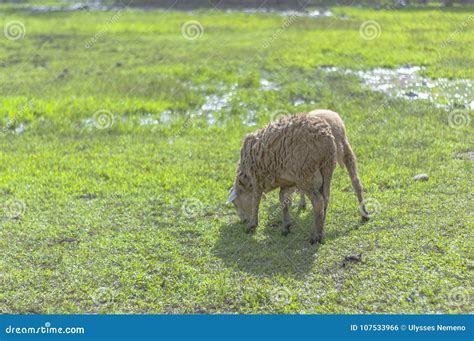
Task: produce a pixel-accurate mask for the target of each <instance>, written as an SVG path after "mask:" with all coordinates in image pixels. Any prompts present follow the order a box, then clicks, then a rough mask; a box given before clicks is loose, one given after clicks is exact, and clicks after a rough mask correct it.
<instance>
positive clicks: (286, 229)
mask: <svg viewBox="0 0 474 341" xmlns="http://www.w3.org/2000/svg"><path fill="white" fill-rule="evenodd" d="M290 226H291V224H287V225H283V229H282V230H281V234H282V235H284V236H285V237H286V236H287V235H288V234H289V233H290Z"/></svg>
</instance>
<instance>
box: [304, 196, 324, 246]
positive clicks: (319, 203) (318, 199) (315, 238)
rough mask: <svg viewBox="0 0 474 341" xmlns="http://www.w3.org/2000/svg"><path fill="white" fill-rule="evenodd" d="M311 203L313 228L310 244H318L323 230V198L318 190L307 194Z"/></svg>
mask: <svg viewBox="0 0 474 341" xmlns="http://www.w3.org/2000/svg"><path fill="white" fill-rule="evenodd" d="M307 194H308V196H309V198H310V199H311V203H312V204H313V213H314V227H313V231H312V233H311V239H310V243H311V244H315V243H320V242H321V241H322V239H323V228H324V197H323V195H322V194H321V192H320V191H319V190H316V191H313V192H308V193H307Z"/></svg>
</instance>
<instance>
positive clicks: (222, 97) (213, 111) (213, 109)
mask: <svg viewBox="0 0 474 341" xmlns="http://www.w3.org/2000/svg"><path fill="white" fill-rule="evenodd" d="M236 89H237V84H234V85H232V86H231V87H230V91H228V92H225V93H223V94H212V95H207V96H206V99H205V102H204V104H203V105H202V106H201V108H199V110H198V111H197V114H196V115H197V116H201V117H204V118H205V119H206V121H207V123H208V124H209V125H215V124H216V123H217V117H216V115H217V114H219V113H220V112H221V111H222V110H226V111H230V106H231V104H230V103H231V101H232V98H233V97H234V96H235V94H236Z"/></svg>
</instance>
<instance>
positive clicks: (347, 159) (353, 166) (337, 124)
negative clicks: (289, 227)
mask: <svg viewBox="0 0 474 341" xmlns="http://www.w3.org/2000/svg"><path fill="white" fill-rule="evenodd" d="M307 115H310V116H315V117H319V118H321V119H323V120H324V121H326V122H327V123H328V124H329V125H330V126H331V132H332V135H333V136H334V140H335V143H336V159H337V162H338V163H339V165H340V166H341V167H344V166H345V167H346V168H347V171H348V172H349V176H350V178H351V182H352V187H353V188H354V191H355V193H356V196H357V200H358V201H359V208H360V214H361V216H362V220H364V221H366V220H368V219H369V213H368V212H367V209H366V207H365V204H364V198H363V197H362V184H361V182H360V180H359V177H358V175H357V163H356V157H355V155H354V152H353V151H352V148H351V145H350V144H349V141H348V139H347V136H346V129H345V127H344V122H343V121H342V119H341V117H340V116H339V114H338V113H336V112H334V111H331V110H314V111H310V112H309V113H308V114H307ZM300 195H301V197H300V203H299V208H300V209H304V208H305V207H306V202H305V198H304V193H301V194H300Z"/></svg>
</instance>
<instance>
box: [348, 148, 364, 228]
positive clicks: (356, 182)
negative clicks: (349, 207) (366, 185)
mask: <svg viewBox="0 0 474 341" xmlns="http://www.w3.org/2000/svg"><path fill="white" fill-rule="evenodd" d="M344 165H345V166H346V168H347V171H348V172H349V176H350V178H351V182H352V188H354V191H355V193H356V196H357V200H358V201H359V211H360V214H361V216H362V220H363V221H367V220H369V212H368V211H367V208H366V207H365V204H364V198H363V196H362V184H361V182H360V179H359V176H358V175H357V162H356V157H355V155H354V152H353V151H352V148H351V145H350V144H349V142H348V141H346V143H345V144H344Z"/></svg>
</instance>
